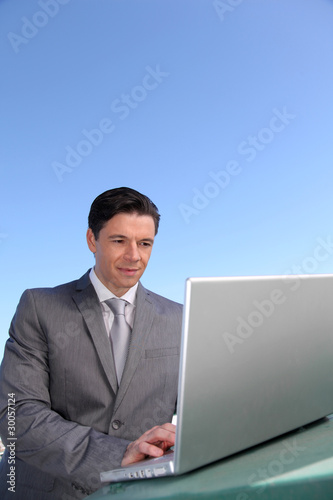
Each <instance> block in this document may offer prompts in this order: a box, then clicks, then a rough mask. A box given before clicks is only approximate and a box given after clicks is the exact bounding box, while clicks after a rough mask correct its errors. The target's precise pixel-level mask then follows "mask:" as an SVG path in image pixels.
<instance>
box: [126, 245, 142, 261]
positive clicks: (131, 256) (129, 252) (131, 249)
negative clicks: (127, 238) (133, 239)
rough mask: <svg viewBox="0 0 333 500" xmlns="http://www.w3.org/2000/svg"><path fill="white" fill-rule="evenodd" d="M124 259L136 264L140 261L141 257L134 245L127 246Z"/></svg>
mask: <svg viewBox="0 0 333 500" xmlns="http://www.w3.org/2000/svg"><path fill="white" fill-rule="evenodd" d="M125 259H126V260H128V261H130V262H137V261H138V260H141V255H140V252H139V249H138V247H137V244H136V243H133V244H129V245H128V247H127V248H126V254H125Z"/></svg>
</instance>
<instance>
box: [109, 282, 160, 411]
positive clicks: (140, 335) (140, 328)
mask: <svg viewBox="0 0 333 500" xmlns="http://www.w3.org/2000/svg"><path fill="white" fill-rule="evenodd" d="M154 315H155V312H154V306H153V304H152V302H151V300H150V296H149V294H148V292H147V291H146V290H145V288H143V286H142V285H141V283H139V286H138V291H137V297H136V311H135V317H134V325H133V330H132V336H131V344H130V349H129V353H128V358H127V361H126V365H125V369H124V373H123V376H122V379H121V382H120V386H119V390H118V393H117V398H116V402H115V408H114V410H115V411H116V410H117V409H118V407H119V405H120V403H121V401H122V399H123V397H124V396H125V393H126V391H127V388H128V386H129V384H130V382H131V380H132V377H133V375H134V373H135V370H136V368H137V366H138V363H139V361H140V359H141V357H142V354H143V351H144V349H145V343H146V339H147V337H148V335H149V332H150V330H151V327H152V324H153V320H154Z"/></svg>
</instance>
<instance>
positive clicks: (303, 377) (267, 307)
mask: <svg viewBox="0 0 333 500" xmlns="http://www.w3.org/2000/svg"><path fill="white" fill-rule="evenodd" d="M332 359H333V275H302V276H283V277H282V276H263V277H232V278H190V279H188V280H187V282H186V299H185V307H184V318H183V337H182V347H181V364H180V377H179V391H178V394H179V396H178V397H179V399H178V419H177V431H176V445H175V458H174V471H175V473H176V474H182V473H184V472H187V471H190V470H193V469H195V468H197V467H201V466H203V465H205V464H208V463H210V462H213V461H215V460H219V459H221V458H224V457H226V456H228V455H231V454H233V453H236V452H238V451H241V450H244V449H246V448H248V447H250V446H253V445H256V444H259V443H261V442H263V441H266V440H268V439H271V438H274V437H276V436H278V435H280V434H283V433H285V432H288V431H291V430H293V429H296V428H297V427H301V426H302V425H305V424H307V423H309V422H312V421H315V420H317V419H319V418H321V417H324V416H326V415H328V414H330V413H333V370H332Z"/></svg>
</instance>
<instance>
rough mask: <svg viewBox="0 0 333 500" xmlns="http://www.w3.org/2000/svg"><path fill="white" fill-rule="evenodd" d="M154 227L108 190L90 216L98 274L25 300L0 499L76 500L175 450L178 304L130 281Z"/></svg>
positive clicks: (15, 343)
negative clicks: (119, 471) (115, 472)
mask: <svg viewBox="0 0 333 500" xmlns="http://www.w3.org/2000/svg"><path fill="white" fill-rule="evenodd" d="M159 218H160V216H159V213H158V210H157V208H156V206H155V205H154V204H153V203H152V202H151V200H149V198H147V197H146V196H144V195H142V194H140V193H138V192H137V191H135V190H133V189H129V188H117V189H113V190H109V191H106V192H105V193H103V194H101V195H100V196H98V197H97V198H96V199H95V201H94V202H93V204H92V206H91V210H90V214H89V218H88V223H89V224H88V225H89V228H88V231H87V243H88V247H89V249H90V250H91V251H92V252H93V253H94V255H95V267H94V268H93V269H91V270H90V271H88V272H87V273H86V274H85V275H84V276H83V277H82V278H80V279H79V280H77V281H74V282H72V283H67V284H65V285H60V286H58V287H55V288H44V289H34V290H27V291H26V292H24V294H23V295H22V297H21V300H20V303H19V305H18V308H17V311H16V313H15V316H14V318H13V321H12V324H11V327H10V332H9V333H10V338H9V339H8V341H7V344H6V349H5V355H4V359H3V362H2V366H1V373H0V432H1V438H2V440H3V442H4V444H5V446H6V447H7V451H6V453H5V454H4V456H3V459H2V462H1V471H0V498H1V499H3V500H4V499H8V498H14V497H15V499H16V500H30V499H31V500H48V499H49V500H59V499H60V500H66V499H67V500H69V499H75V498H84V497H86V496H87V495H88V494H90V493H92V492H93V491H95V490H96V489H98V488H99V487H100V486H101V483H100V479H99V474H100V472H101V471H105V470H110V469H112V468H114V467H119V465H120V464H122V465H126V464H128V463H132V462H136V461H138V460H140V459H142V458H144V457H146V456H160V455H162V454H163V452H164V451H165V450H166V449H168V448H169V447H170V446H172V445H173V444H174V437H175V426H174V425H172V424H171V423H170V422H171V419H172V415H173V412H174V408H175V404H176V398H177V379H178V364H179V343H180V331H181V316H182V307H181V305H180V304H177V303H175V302H172V301H170V300H168V299H166V298H163V297H161V296H159V295H156V294H154V293H152V292H150V291H148V290H146V289H144V288H143V286H142V285H141V283H140V281H139V280H140V278H141V276H142V274H143V272H144V271H145V269H146V266H147V264H148V261H149V258H150V255H151V251H152V247H153V243H154V238H155V235H156V233H157V231H158V225H159ZM120 297H121V299H122V300H119V298H120ZM124 300H125V301H126V302H124ZM115 301H117V303H118V304H119V303H122V304H123V305H125V311H124V314H122V313H121V314H122V317H121V318H120V316H118V312H117V311H115V312H113V309H112V308H113V305H114V302H115ZM124 315H125V316H124ZM120 324H121V326H122V328H123V330H122V332H121V335H120V336H118V337H116V336H115V335H116V333H115V332H116V330H117V335H119V331H120V330H119V328H120V326H119V325H120ZM124 328H125V330H124ZM124 331H126V332H127V333H128V337H127V333H126V335H123V332H124ZM124 338H125V339H127V340H126V341H125V349H124V346H122V351H121V350H120V351H119V352H120V353H121V354H119V352H118V350H117V349H118V347H117V345H118V344H117V342H119V341H120V342H123V340H124ZM119 339H120V340H119ZM126 342H127V344H126ZM128 344H129V347H128V348H127V347H126V345H128ZM14 402H15V406H14ZM14 491H15V495H14V496H13V492H14Z"/></svg>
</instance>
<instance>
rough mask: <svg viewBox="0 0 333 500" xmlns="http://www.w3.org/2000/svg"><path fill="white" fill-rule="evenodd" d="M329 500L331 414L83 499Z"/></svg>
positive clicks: (332, 484) (332, 489) (332, 493)
mask: <svg viewBox="0 0 333 500" xmlns="http://www.w3.org/2000/svg"><path fill="white" fill-rule="evenodd" d="M115 495H117V500H127V499H128V500H154V499H155V500H167V499H172V500H186V499H189V500H202V499H212V500H215V499H216V500H252V499H258V500H282V499H283V500H288V499H290V500H317V499H318V500H333V415H330V416H329V417H327V418H325V419H322V420H320V421H318V422H315V423H313V424H310V425H308V426H306V427H302V428H301V429H298V430H297V431H295V432H291V433H288V434H284V435H283V436H281V437H279V438H276V439H274V440H271V441H268V442H266V443H264V444H261V445H259V446H256V447H254V448H251V449H249V450H246V451H244V452H242V453H238V454H237V455H233V456H232V457H229V458H226V459H223V460H220V461H219V462H215V463H214V464H210V465H207V466H205V467H202V468H201V469H197V470H195V471H193V472H190V473H187V474H184V475H181V476H174V477H164V478H156V479H143V480H139V481H128V482H122V483H114V484H108V485H106V486H104V487H102V488H101V489H100V490H98V491H97V492H95V493H94V494H93V495H90V496H89V497H88V498H89V500H90V499H91V500H111V499H114V496H115Z"/></svg>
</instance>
